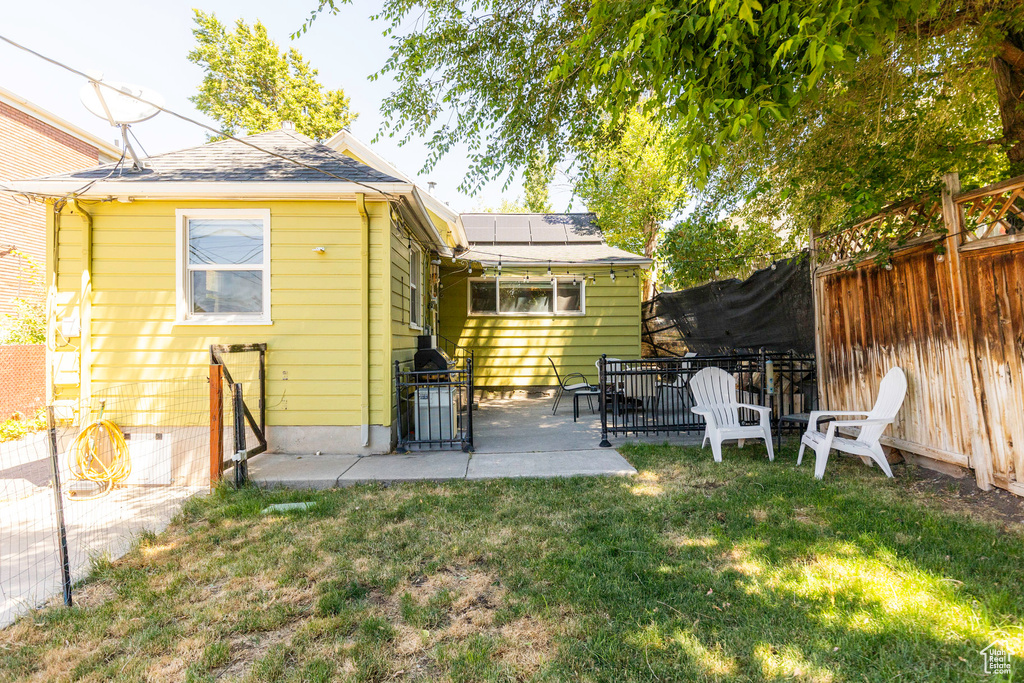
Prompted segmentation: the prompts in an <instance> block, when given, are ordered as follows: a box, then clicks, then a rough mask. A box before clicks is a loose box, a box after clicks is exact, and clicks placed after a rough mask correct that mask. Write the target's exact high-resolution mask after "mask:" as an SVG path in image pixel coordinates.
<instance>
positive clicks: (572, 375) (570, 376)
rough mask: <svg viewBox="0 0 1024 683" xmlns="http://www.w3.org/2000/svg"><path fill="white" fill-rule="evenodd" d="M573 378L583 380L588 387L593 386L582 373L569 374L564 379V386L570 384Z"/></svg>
mask: <svg viewBox="0 0 1024 683" xmlns="http://www.w3.org/2000/svg"><path fill="white" fill-rule="evenodd" d="M573 377H579V378H580V379H581V380H583V383H584V384H586V385H587V386H593V385H592V384H591V383H590V380H588V379H587V377H586V375H584V374H583V373H582V372H572V373H569V374H568V375H566V376H565V377H563V378H562V386H566V385H568V384H569V380H570V379H572V378H573Z"/></svg>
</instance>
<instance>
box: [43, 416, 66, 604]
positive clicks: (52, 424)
mask: <svg viewBox="0 0 1024 683" xmlns="http://www.w3.org/2000/svg"><path fill="white" fill-rule="evenodd" d="M46 426H47V427H48V428H49V429H48V431H49V438H48V439H47V446H48V447H49V450H50V477H51V481H52V482H53V502H54V509H55V511H56V515H57V552H58V554H59V555H60V570H61V574H60V578H61V585H62V586H63V589H64V604H65V605H66V606H67V607H71V563H70V562H69V561H68V531H67V527H66V526H65V525H64V499H63V498H61V495H60V465H59V463H58V462H57V421H56V420H55V419H54V417H53V406H52V405H51V406H46Z"/></svg>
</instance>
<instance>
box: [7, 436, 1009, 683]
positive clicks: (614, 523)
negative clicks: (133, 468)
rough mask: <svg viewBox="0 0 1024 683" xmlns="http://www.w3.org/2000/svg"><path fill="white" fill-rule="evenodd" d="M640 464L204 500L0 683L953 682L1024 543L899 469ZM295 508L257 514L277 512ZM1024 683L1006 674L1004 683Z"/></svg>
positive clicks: (147, 544) (47, 621)
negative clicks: (568, 475) (300, 507)
mask: <svg viewBox="0 0 1024 683" xmlns="http://www.w3.org/2000/svg"><path fill="white" fill-rule="evenodd" d="M763 453H764V451H763V449H761V448H758V447H756V446H748V447H747V448H745V449H743V450H738V451H737V450H728V449H727V451H726V454H725V462H724V463H721V464H716V463H714V462H713V461H712V460H711V455H710V451H704V452H701V451H700V450H698V449H694V448H675V447H668V446H632V447H627V448H625V449H624V454H625V455H626V457H627V458H628V459H629V460H630V461H631V462H632V463H633V464H634V465H635V466H636V467H637V469H638V470H640V475H639V476H638V477H636V478H634V479H625V478H575V479H569V480H527V481H508V480H505V481H493V482H465V481H458V482H452V483H448V484H441V485H437V484H417V485H402V486H396V487H391V488H384V487H375V486H360V487H355V488H350V489H345V490H341V491H332V492H324V493H316V494H311V493H301V492H289V493H283V492H282V493H263V492H259V491H254V490H247V491H241V492H231V491H221V492H219V493H217V494H216V495H214V496H210V497H208V498H204V499H200V500H195V501H192V502H191V503H190V504H189V505H188V506H187V508H186V510H185V511H184V513H183V514H182V515H181V517H180V519H179V520H178V521H177V522H176V523H175V524H174V525H173V526H172V527H171V528H170V529H169V530H168V531H167V532H166V533H164V534H161V535H160V536H156V537H152V538H147V539H144V540H143V542H142V543H141V544H140V546H139V548H138V549H137V550H136V551H134V552H132V553H131V554H130V555H129V556H128V557H126V558H125V559H123V560H121V561H118V562H115V563H113V564H101V565H99V566H97V568H96V571H95V575H94V577H93V578H92V579H90V581H89V582H87V584H86V585H84V586H82V587H81V588H80V589H79V590H78V592H77V595H78V598H79V603H80V605H81V606H80V607H76V608H74V609H72V610H66V609H63V608H59V607H54V608H50V609H46V610H44V611H41V612H38V613H35V614H32V615H29V616H28V617H26V618H25V619H23V620H21V621H20V622H19V623H17V624H15V625H14V626H12V627H10V628H8V629H6V630H4V631H2V632H0V680H22V679H35V680H47V681H50V680H92V681H106V680H116V681H120V680H125V681H128V680H131V681H136V680H137V681H142V680H183V679H186V680H191V681H210V680H247V681H327V680H362V681H387V680H424V681H428V680H429V681H433V680H453V681H514V680H583V681H705V680H706V681H719V680H721V681H747V680H750V681H762V680H780V681H781V680H787V681H788V680H805V681H881V680H896V679H898V680H901V681H944V680H948V681H962V680H974V679H979V680H980V679H988V680H998V679H994V678H993V677H992V676H985V675H984V674H983V672H982V657H981V655H980V654H979V651H980V650H982V649H983V648H985V647H987V646H988V645H989V644H991V643H992V642H993V641H997V642H998V643H999V645H1000V646H1001V647H1003V648H1004V649H1006V650H1008V651H1009V652H1010V653H1011V655H1013V656H1014V658H1015V659H1016V665H1017V671H1018V672H1019V671H1021V670H1024V669H1021V664H1020V662H1021V659H1020V658H1024V631H1022V625H1021V618H1022V617H1024V590H1022V587H1024V562H1022V561H1021V553H1022V548H1024V544H1022V538H1024V530H1022V528H1021V526H1020V525H1019V524H1010V525H1008V524H1006V523H1005V522H998V521H986V520H985V519H984V518H983V517H979V516H978V515H972V514H968V511H965V510H964V509H960V508H957V507H954V506H955V505H958V504H957V501H956V496H955V494H954V493H953V492H952V490H949V491H947V490H945V489H943V488H941V487H940V488H939V490H938V491H935V490H934V487H932V490H929V489H927V487H922V486H917V485H915V482H914V480H913V477H912V476H911V473H909V472H908V470H907V468H905V467H898V468H897V478H896V479H895V480H886V479H885V478H884V477H883V476H882V475H881V474H880V473H879V471H878V470H877V469H875V468H867V467H865V466H863V465H862V464H860V463H859V462H855V461H847V460H843V459H840V458H834V460H833V462H832V463H830V465H829V469H828V472H827V474H826V479H825V481H823V482H817V481H814V480H813V478H812V476H811V472H812V467H811V465H810V464H809V463H806V462H805V463H804V466H803V467H802V468H800V469H799V470H798V469H795V468H794V464H795V451H794V450H793V449H791V448H784V449H783V451H782V453H781V454H780V456H779V458H778V459H777V460H776V462H775V463H769V462H768V461H767V459H766V458H765V457H764V455H763ZM286 500H316V501H317V503H318V504H317V506H315V507H314V508H313V510H312V511H308V512H300V513H288V514H283V515H261V514H260V510H261V509H262V508H264V507H265V506H266V505H267V504H269V503H272V502H281V501H286ZM1018 677H1019V673H1018Z"/></svg>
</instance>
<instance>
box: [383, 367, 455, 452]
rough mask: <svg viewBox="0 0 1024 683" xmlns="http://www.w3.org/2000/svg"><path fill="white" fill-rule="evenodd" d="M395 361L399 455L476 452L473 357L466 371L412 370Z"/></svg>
mask: <svg viewBox="0 0 1024 683" xmlns="http://www.w3.org/2000/svg"><path fill="white" fill-rule="evenodd" d="M410 366H411V362H407V363H404V364H403V363H401V362H400V361H395V400H396V403H397V409H398V415H397V418H398V449H397V450H398V452H399V453H407V452H409V451H410V450H413V449H416V450H429V449H432V448H461V449H462V450H463V451H464V452H466V453H469V452H471V451H472V450H473V357H472V355H470V356H468V357H466V358H465V360H464V367H462V368H458V369H453V370H445V371H437V370H414V369H410Z"/></svg>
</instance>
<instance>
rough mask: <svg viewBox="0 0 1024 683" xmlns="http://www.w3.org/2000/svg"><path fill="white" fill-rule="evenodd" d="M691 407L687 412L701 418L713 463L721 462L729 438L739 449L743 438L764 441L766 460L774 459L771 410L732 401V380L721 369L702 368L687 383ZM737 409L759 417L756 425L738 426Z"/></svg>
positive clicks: (734, 395)
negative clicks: (724, 445) (691, 395)
mask: <svg viewBox="0 0 1024 683" xmlns="http://www.w3.org/2000/svg"><path fill="white" fill-rule="evenodd" d="M689 384H690V391H691V392H693V402H694V404H695V405H694V407H693V408H691V409H690V410H691V411H693V413H694V414H695V415H700V416H701V417H703V418H704V421H705V426H704V441H703V442H702V443H701V448H703V447H704V446H705V445H707V443H708V441H710V442H711V452H712V454H713V455H714V457H715V462H722V442H723V441H731V440H733V439H735V440H737V441H738V442H739V445H740V446H743V442H744V441H745V440H746V439H764V445H765V448H767V449H768V460H775V450H774V449H773V448H772V428H771V422H770V419H771V408H766V407H764V406H758V405H754V404H751V403H739V402H737V400H736V378H735V377H733V376H732V375H730V374H729V373H728V372H726V371H725V370H723V369H721V368H714V367H711V368H704V369H703V370H701V371H700V372H698V373H697V374H696V375H694V376H693V378H692V379H691V380H690V382H689ZM740 408H746V409H748V410H753V411H756V412H757V413H759V414H760V416H761V418H760V421H759V423H758V424H756V425H745V424H741V423H740Z"/></svg>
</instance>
